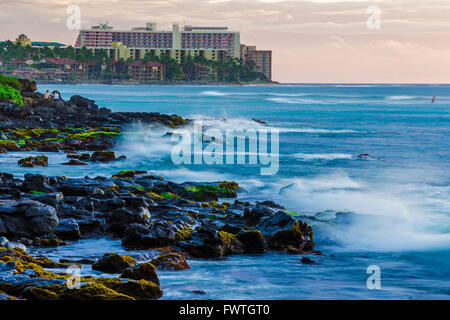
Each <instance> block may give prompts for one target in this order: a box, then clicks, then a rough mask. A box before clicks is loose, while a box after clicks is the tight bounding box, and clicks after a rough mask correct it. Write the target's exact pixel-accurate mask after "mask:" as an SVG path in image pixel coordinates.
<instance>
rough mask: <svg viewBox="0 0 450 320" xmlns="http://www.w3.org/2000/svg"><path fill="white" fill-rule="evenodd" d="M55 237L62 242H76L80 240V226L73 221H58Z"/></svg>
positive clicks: (70, 219) (71, 219)
mask: <svg viewBox="0 0 450 320" xmlns="http://www.w3.org/2000/svg"><path fill="white" fill-rule="evenodd" d="M56 235H57V236H58V237H59V238H60V239H63V240H78V239H80V238H81V233H80V226H79V225H78V223H77V222H76V220H75V219H73V218H69V219H63V220H61V221H59V225H58V227H57V228H56Z"/></svg>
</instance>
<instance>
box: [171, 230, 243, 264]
mask: <svg viewBox="0 0 450 320" xmlns="http://www.w3.org/2000/svg"><path fill="white" fill-rule="evenodd" d="M191 238H192V240H191V241H183V242H179V243H178V244H179V245H180V246H182V247H183V248H184V249H186V250H187V251H188V252H189V253H190V254H191V255H192V256H193V257H195V258H217V257H221V256H224V255H227V254H238V253H244V245H243V244H242V243H241V242H240V241H239V240H237V239H236V236H234V235H232V234H230V233H228V232H225V231H217V230H214V229H206V228H198V229H196V230H195V231H194V232H193V233H192V234H191Z"/></svg>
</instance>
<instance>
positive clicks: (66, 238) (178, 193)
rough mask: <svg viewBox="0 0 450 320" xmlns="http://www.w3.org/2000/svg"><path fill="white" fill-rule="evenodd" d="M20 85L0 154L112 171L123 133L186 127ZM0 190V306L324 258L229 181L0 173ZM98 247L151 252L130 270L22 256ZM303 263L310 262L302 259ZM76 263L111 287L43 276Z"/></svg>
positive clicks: (134, 291)
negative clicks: (193, 262)
mask: <svg viewBox="0 0 450 320" xmlns="http://www.w3.org/2000/svg"><path fill="white" fill-rule="evenodd" d="M23 83H24V85H23V90H22V91H21V94H22V96H23V100H24V103H25V106H18V105H16V104H14V102H12V101H0V135H1V137H0V152H10V151H32V150H36V151H42V152H44V151H45V152H66V153H67V156H68V158H69V159H70V160H69V162H68V163H65V164H67V165H85V164H86V161H95V162H111V161H117V160H120V157H116V155H115V153H114V151H113V150H112V149H113V148H114V145H115V142H116V140H117V137H119V136H120V134H121V132H122V128H123V127H124V126H126V125H129V124H131V123H136V122H140V123H142V124H145V125H148V126H158V127H161V126H163V127H168V128H174V127H178V126H183V125H185V124H187V123H188V122H189V120H186V119H183V118H181V117H179V116H177V115H163V114H159V113H116V112H112V111H111V110H109V109H107V108H99V107H98V106H97V105H96V104H95V101H93V100H90V99H86V98H83V97H80V96H73V97H71V98H70V100H69V101H65V102H64V101H57V102H55V101H50V100H44V99H43V96H42V95H41V94H39V93H36V92H35V90H36V85H35V83H32V82H26V81H24V82H23ZM86 151H93V153H92V154H89V153H87V152H86ZM38 157H40V158H38ZM38 157H31V159H30V158H26V159H22V160H21V161H22V162H20V161H19V164H18V165H22V166H25V167H33V166H37V165H42V166H46V161H45V158H42V157H41V156H38ZM0 172H1V170H0ZM0 191H1V192H0V300H2V299H34V300H42V299H51V300H56V299H62V300H64V299H119V300H123V299H125V300H126V299H159V298H161V296H162V295H163V292H162V289H161V288H160V283H159V280H158V274H157V271H158V270H173V271H180V272H182V271H181V270H184V269H187V268H189V264H188V262H187V260H186V259H191V258H207V259H216V258H221V257H224V256H227V255H233V254H264V252H266V251H268V250H277V251H280V252H285V253H288V254H304V253H311V254H317V255H320V254H322V253H321V252H319V251H314V241H313V230H312V227H311V226H310V225H308V223H307V222H306V220H307V219H304V220H305V221H301V220H299V219H298V218H295V217H294V216H295V214H293V213H292V212H289V211H286V210H285V208H284V207H282V206H280V205H278V204H276V203H274V202H272V201H264V202H256V203H249V202H242V201H239V200H238V196H239V193H240V192H242V191H243V189H242V188H241V187H240V186H239V184H238V183H236V182H230V181H217V182H212V183H211V182H185V183H181V184H180V183H175V182H172V181H166V180H165V179H164V178H163V177H161V176H158V175H155V174H151V173H148V172H146V171H138V170H125V171H121V172H118V173H116V174H114V175H113V176H112V177H102V176H97V177H84V178H70V177H65V176H46V175H43V174H33V173H28V174H25V176H24V177H23V178H18V177H14V176H13V175H12V174H9V173H0ZM99 237H108V238H111V239H120V241H121V243H122V246H123V247H125V248H128V249H144V250H147V249H152V250H156V252H159V254H158V256H157V257H155V258H153V259H152V260H150V261H146V262H144V263H138V262H137V261H136V260H135V259H134V258H132V257H129V256H123V255H118V254H115V253H107V254H105V255H104V256H103V257H98V258H97V259H95V260H91V259H82V260H80V261H63V260H61V261H52V260H50V259H48V258H47V257H43V256H41V257H32V256H30V255H29V254H28V253H27V249H28V248H30V247H33V248H36V247H45V248H48V247H58V246H65V245H70V243H71V242H73V241H77V240H80V239H89V238H99ZM301 261H302V262H303V263H307V264H313V263H314V261H313V260H311V259H309V258H307V257H304V258H303V259H302V260H301ZM79 264H87V265H90V266H91V268H92V269H93V270H98V271H101V272H103V273H109V274H113V275H115V276H117V277H114V278H105V277H97V278H95V277H81V278H80V279H79V281H80V282H79V283H78V286H76V287H72V285H71V283H72V282H71V281H73V278H71V276H70V275H69V274H67V273H61V272H56V271H55V272H53V271H52V269H54V268H56V269H61V268H68V267H70V266H73V265H79Z"/></svg>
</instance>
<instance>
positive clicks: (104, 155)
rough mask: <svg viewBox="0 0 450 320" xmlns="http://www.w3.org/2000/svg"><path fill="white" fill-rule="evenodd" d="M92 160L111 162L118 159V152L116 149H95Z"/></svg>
mask: <svg viewBox="0 0 450 320" xmlns="http://www.w3.org/2000/svg"><path fill="white" fill-rule="evenodd" d="M91 160H92V161H98V162H111V161H114V160H116V153H115V152H114V151H111V150H110V151H95V152H94V153H93V154H92V156H91Z"/></svg>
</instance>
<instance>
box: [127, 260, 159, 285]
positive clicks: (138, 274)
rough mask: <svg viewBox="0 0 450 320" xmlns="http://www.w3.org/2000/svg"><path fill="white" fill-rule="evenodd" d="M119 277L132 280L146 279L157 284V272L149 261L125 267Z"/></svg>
mask: <svg viewBox="0 0 450 320" xmlns="http://www.w3.org/2000/svg"><path fill="white" fill-rule="evenodd" d="M120 277H121V278H127V279H133V280H141V279H143V280H147V281H151V282H153V283H155V284H157V285H159V279H158V274H157V272H156V268H155V266H154V265H153V264H151V263H150V262H145V263H141V264H139V265H135V266H132V267H129V268H127V269H125V271H124V272H123V273H122V275H121V276H120Z"/></svg>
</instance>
